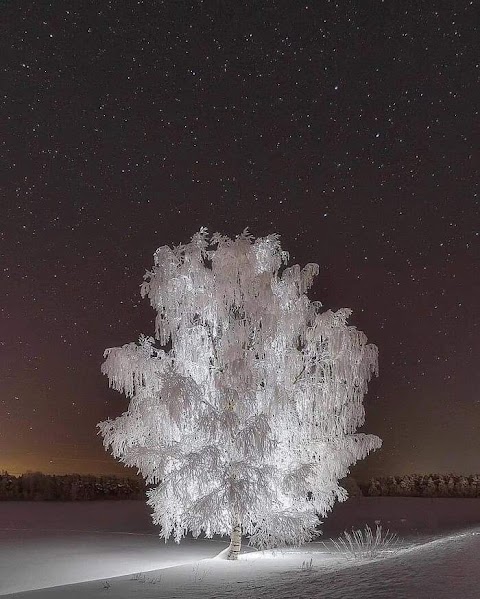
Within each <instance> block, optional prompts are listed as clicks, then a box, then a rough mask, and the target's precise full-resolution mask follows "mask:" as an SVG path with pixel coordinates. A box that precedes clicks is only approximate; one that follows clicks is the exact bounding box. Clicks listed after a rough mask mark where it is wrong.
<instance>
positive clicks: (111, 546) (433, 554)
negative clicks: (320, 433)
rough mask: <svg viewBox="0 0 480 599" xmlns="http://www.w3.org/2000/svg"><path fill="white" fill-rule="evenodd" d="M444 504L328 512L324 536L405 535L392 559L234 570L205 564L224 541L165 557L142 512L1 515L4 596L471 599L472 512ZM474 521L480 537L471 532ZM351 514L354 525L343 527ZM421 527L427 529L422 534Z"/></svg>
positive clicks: (32, 506) (40, 506) (302, 560)
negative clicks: (354, 530) (386, 530)
mask: <svg viewBox="0 0 480 599" xmlns="http://www.w3.org/2000/svg"><path fill="white" fill-rule="evenodd" d="M380 499H382V500H383V501H380ZM385 499H386V500H387V501H385ZM389 500H390V502H391V503H390V504H389V503H388V501H389ZM422 501H423V503H421V502H422ZM446 501H447V502H448V501H450V503H445V500H434V501H433V502H432V501H431V500H422V499H419V500H413V501H412V500H410V501H409V499H403V500H400V501H399V500H392V498H365V499H362V500H361V501H358V500H350V502H347V503H350V506H349V508H348V509H347V508H346V506H347V504H345V505H344V506H339V507H342V510H343V512H342V510H340V512H341V517H339V516H338V510H336V511H335V512H334V514H333V515H332V518H331V520H330V528H335V526H337V527H339V526H340V525H341V524H342V525H343V528H345V529H349V528H351V526H352V525H353V526H358V525H359V523H358V520H357V519H358V518H362V517H363V518H364V519H365V522H363V523H362V524H365V523H368V524H372V521H371V519H370V521H369V520H368V517H366V516H368V515H370V518H371V516H372V515H373V513H375V515H376V516H377V518H376V519H378V520H381V521H382V523H386V522H387V521H389V520H390V522H391V523H392V524H394V526H391V528H392V529H393V530H396V529H397V528H402V527H403V531H402V530H401V531H399V532H400V533H401V534H402V533H403V534H402V536H403V537H404V540H403V542H402V545H401V548H400V550H399V551H398V552H396V553H395V554H394V555H391V556H388V557H386V558H384V559H380V560H370V561H365V562H362V563H359V562H352V561H347V560H345V559H344V558H343V557H341V556H339V555H338V554H337V553H336V552H335V550H334V548H333V547H332V545H331V544H330V543H329V542H328V540H327V539H324V540H325V541H326V543H325V544H324V543H322V542H316V543H311V544H310V545H308V546H306V547H305V548H303V549H301V550H289V551H284V552H275V553H274V554H272V552H254V551H253V552H249V553H246V554H245V555H243V556H242V558H241V559H240V560H239V561H238V562H226V561H224V560H215V559H211V558H212V557H214V556H215V555H216V554H218V552H219V551H221V550H222V549H224V548H225V546H226V543H225V542H224V541H222V540H201V541H195V540H193V539H188V540H185V541H184V542H182V544H181V545H175V544H170V543H169V544H167V545H165V543H163V542H162V541H160V539H159V538H158V536H157V534H156V532H155V528H154V527H153V525H152V524H151V522H150V521H149V519H148V518H149V516H148V509H147V507H146V506H145V505H144V504H142V503H141V502H95V503H88V504H87V503H77V504H74V503H70V504H58V503H56V504H55V503H49V504H46V503H2V504H0V595H3V596H4V597H6V596H9V595H10V596H15V598H16V599H21V598H23V597H27V596H28V597H31V598H32V599H34V598H38V599H46V598H50V597H51V598H52V599H55V598H57V597H58V598H60V597H69V598H72V599H76V598H78V599H80V598H82V599H95V598H97V597H99V598H100V597H102V598H104V597H105V596H107V597H108V596H111V597H114V598H115V599H124V598H130V597H136V598H138V599H147V598H150V597H156V598H169V599H175V598H177V599H180V598H189V599H207V598H208V599H213V598H215V599H220V598H223V597H230V598H232V599H236V598H237V597H238V598H240V597H242V598H245V597H247V598H248V599H255V598H257V597H258V598H267V597H272V598H275V599H286V598H298V599H300V598H302V599H303V598H305V599H306V598H309V599H315V598H329V599H334V598H335V599H337V598H338V599H348V598H350V597H351V598H352V599H353V598H355V599H372V598H375V599H376V598H378V597H385V598H387V597H388V599H396V598H412V599H428V598H430V597H431V598H435V599H438V598H443V597H445V598H447V597H448V598H449V599H451V598H455V597H462V599H469V598H478V597H480V568H479V558H478V556H479V555H480V509H479V508H480V502H478V501H475V500H463V499H459V500H446ZM419 502H420V503H419ZM442 502H443V507H442ZM402 503H403V508H402ZM399 506H400V508H399ZM447 508H449V509H447ZM369 510H371V512H370V511H369ZM422 511H424V512H425V513H424V518H423V519H422V518H421V516H419V513H420V512H422ZM432 511H433V512H435V513H436V514H437V515H436V516H435V520H434V521H435V522H436V523H437V526H436V527H435V528H433V527H432V526H431V525H429V522H430V524H431V522H432V520H431V519H430V520H428V518H427V512H428V513H430V517H431V512H432ZM475 513H478V520H477V521H478V526H475V525H474V522H473V519H475ZM348 514H350V518H349V520H351V524H350V522H347V521H345V520H344V519H345V516H348ZM442 514H443V516H442ZM399 516H402V517H401V518H399ZM422 522H423V523H425V524H426V525H425V526H424V527H420V526H418V524H419V523H420V524H421V523H422ZM414 524H415V526H413V525H414ZM395 525H396V526H395ZM408 525H410V526H409V528H408ZM467 525H468V527H467V528H466V526H467ZM462 527H463V529H462V530H460V529H461V528H462ZM325 528H326V529H327V528H328V527H325ZM343 528H342V529H343ZM454 528H456V529H457V530H456V531H455V530H454ZM447 529H448V530H447ZM326 536H327V535H326ZM67 585H68V586H67ZM2 599H3V597H2Z"/></svg>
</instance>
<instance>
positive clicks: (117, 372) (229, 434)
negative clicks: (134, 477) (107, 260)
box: [98, 228, 381, 548]
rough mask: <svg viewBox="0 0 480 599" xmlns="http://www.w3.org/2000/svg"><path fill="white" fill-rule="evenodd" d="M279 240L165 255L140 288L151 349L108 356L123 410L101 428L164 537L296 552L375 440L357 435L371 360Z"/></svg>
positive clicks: (196, 239) (198, 239)
mask: <svg viewBox="0 0 480 599" xmlns="http://www.w3.org/2000/svg"><path fill="white" fill-rule="evenodd" d="M287 262H288V254H287V253H286V252H284V251H282V249H281V246H280V242H279V238H278V236H277V235H269V236H267V237H263V238H257V239H254V238H253V237H252V236H250V235H249V234H248V232H247V231H244V232H243V234H241V235H239V236H238V237H237V238H235V239H230V238H228V237H224V236H222V235H219V234H214V235H213V236H211V237H209V236H208V234H207V231H206V229H203V228H202V229H201V230H200V231H199V232H198V233H196V234H195V235H194V236H193V238H192V240H191V241H190V243H187V244H186V245H179V246H176V247H173V248H170V247H167V246H164V247H161V248H159V249H158V250H157V251H156V252H155V255H154V266H153V268H152V270H151V271H150V272H147V274H146V275H145V281H144V283H143V285H142V288H141V293H142V296H143V297H148V298H149V300H150V303H151V305H152V307H153V308H154V309H155V311H156V313H157V317H156V323H155V329H156V330H155V338H152V337H143V336H142V337H141V338H140V340H139V342H138V343H130V344H128V345H124V346H123V347H120V348H114V349H109V350H106V352H105V357H106V360H105V362H104V364H103V365H102V372H103V373H104V374H106V375H107V376H108V378H109V381H110V385H111V386H112V387H113V388H115V389H117V390H118V391H120V392H123V393H125V394H126V395H127V397H129V398H131V399H130V405H129V407H128V410H127V411H126V412H125V413H124V414H122V415H121V416H119V417H118V418H116V419H114V420H107V421H105V422H101V423H100V424H99V425H98V426H99V428H100V431H101V434H102V435H103V441H104V445H105V448H110V449H111V451H112V453H113V455H114V456H115V457H116V458H118V459H119V460H120V461H121V462H123V463H124V464H126V465H128V466H136V467H137V468H138V470H139V472H140V473H141V474H142V475H143V476H144V477H145V479H146V482H147V483H149V484H153V485H154V487H153V488H152V490H150V491H149V492H148V495H149V499H148V503H149V505H150V506H151V507H152V508H153V519H154V522H155V523H157V524H159V525H160V526H161V535H162V536H163V537H164V538H165V539H167V538H169V537H171V536H173V538H174V539H175V540H177V541H179V540H180V539H181V538H182V537H183V536H184V535H185V534H186V533H187V532H188V531H191V532H192V533H193V534H194V535H195V536H196V535H199V534H202V533H203V534H205V535H206V536H207V537H210V536H212V535H213V534H221V535H229V534H231V533H232V529H233V528H235V527H236V530H237V531H238V529H239V526H241V531H242V533H243V534H244V535H246V536H248V537H249V539H250V543H251V544H252V545H255V546H257V547H260V548H266V547H276V546H281V545H285V544H294V545H298V544H301V543H303V542H305V541H308V540H310V539H311V538H312V536H313V535H314V534H315V531H316V528H317V527H318V524H319V516H320V517H321V516H325V515H326V514H327V513H328V512H329V511H330V509H331V508H332V506H333V504H334V503H335V501H336V500H340V501H343V500H344V499H346V492H345V491H344V489H342V488H341V487H340V486H339V484H338V480H339V479H341V478H343V477H344V476H346V474H347V473H348V471H349V467H350V466H351V465H352V464H354V463H355V462H356V461H357V460H359V459H361V458H364V457H365V456H366V455H367V454H368V453H369V452H370V451H371V450H372V449H376V448H378V447H380V445H381V440H380V439H379V438H378V437H376V436H374V435H366V434H357V433H356V430H357V429H358V427H359V426H361V425H362V424H363V423H364V409H363V403H362V401H363V396H364V394H365V393H366V391H367V382H368V381H369V379H370V377H371V376H372V374H373V373H376V371H377V348H376V347H375V346H374V345H372V344H368V343H367V338H366V336H365V335H364V334H363V333H362V332H361V331H358V330H357V329H356V328H355V327H353V326H349V325H348V324H347V319H348V317H349V315H350V310H349V309H342V310H338V311H337V312H332V311H330V310H327V311H323V310H322V307H321V304H320V303H319V302H311V301H310V300H309V299H308V297H307V296H306V293H307V291H308V289H309V288H310V287H311V285H312V282H313V279H314V277H315V276H316V275H317V274H318V265H316V264H307V265H306V266H305V267H304V268H303V269H301V268H300V267H299V266H298V265H294V266H290V267H288V266H287Z"/></svg>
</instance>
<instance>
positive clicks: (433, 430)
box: [0, 0, 480, 478]
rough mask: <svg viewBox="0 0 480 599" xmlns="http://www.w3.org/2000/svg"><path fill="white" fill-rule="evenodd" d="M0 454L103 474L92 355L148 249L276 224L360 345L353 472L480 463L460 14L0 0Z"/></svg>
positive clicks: (474, 109) (472, 76) (478, 95)
mask: <svg viewBox="0 0 480 599" xmlns="http://www.w3.org/2000/svg"><path fill="white" fill-rule="evenodd" d="M0 14H1V17H0V56H1V59H0V68H1V72H2V76H1V81H2V82H1V85H0V100H1V102H2V110H1V112H0V130H1V136H0V158H1V160H0V173H1V174H0V178H1V196H0V208H1V212H0V214H1V216H0V289H1V301H0V469H7V470H9V471H10V472H13V473H21V472H24V471H26V470H42V471H44V472H51V473H63V472H81V473H124V472H125V469H124V468H123V466H121V465H119V464H116V462H115V461H114V460H113V458H111V457H110V456H109V455H108V454H106V453H105V451H104V450H103V447H102V444H101V438H100V437H99V436H97V431H96V428H95V425H96V423H97V422H98V421H100V420H103V419H106V418H107V417H115V416H117V415H119V414H120V413H121V412H122V411H124V410H125V409H126V407H127V405H128V402H127V401H126V400H125V399H124V398H123V397H122V396H121V395H119V394H118V393H115V392H113V391H111V390H109V389H108V381H107V380H106V378H105V377H103V376H102V375H101V374H100V365H101V363H102V361H103V358H102V354H103V350H104V349H105V348H107V347H112V346H119V345H122V344H124V343H127V342H130V341H134V340H135V339H137V338H138V335H139V334H140V333H141V332H144V333H146V334H153V320H154V313H153V310H152V309H151V308H150V307H149V305H148V303H147V301H142V300H141V298H140V293H139V286H140V284H141V282H142V277H143V274H144V272H145V270H146V269H148V268H149V267H150V266H151V264H152V262H153V260H152V255H153V252H154V251H155V249H156V248H157V247H159V246H161V245H165V244H169V245H171V244H177V243H180V242H186V241H188V240H189V238H190V237H191V235H192V234H193V233H194V232H195V231H197V230H198V229H199V228H200V227H201V226H206V227H208V229H209V230H210V231H211V232H214V231H220V232H222V233H224V234H227V235H230V236H232V235H235V234H238V233H240V232H241V231H242V230H243V229H244V227H249V229H250V231H251V233H252V234H253V235H255V236H261V235H266V234H269V233H272V232H277V233H279V234H280V235H281V239H282V245H283V248H284V249H286V250H288V251H289V252H290V254H291V257H292V261H294V262H295V263H299V264H301V265H303V264H305V263H306V262H317V263H318V264H319V265H320V274H319V277H318V279H317V282H316V284H315V285H314V287H313V289H312V290H311V292H310V294H309V296H310V298H311V299H317V300H320V301H322V302H323V304H324V306H325V307H326V308H333V309H335V308H340V307H344V306H346V307H350V308H352V309H353V311H354V314H353V317H352V320H351V323H352V324H355V325H356V326H357V327H359V328H360V329H362V330H363V331H365V333H366V334H367V335H368V337H369V340H370V341H371V342H373V343H375V344H376V345H378V347H379V360H380V377H379V378H378V379H376V380H375V381H373V382H372V383H371V385H370V391H369V393H368V395H367V396H366V398H365V408H366V413H367V420H366V425H365V427H364V430H365V431H366V432H370V433H375V434H377V435H379V436H380V437H381V438H382V439H383V441H384V445H383V448H382V449H381V450H380V451H378V452H376V454H374V455H372V456H370V457H369V458H367V459H366V460H364V461H363V462H362V463H361V464H360V465H358V466H357V467H355V469H354V470H353V473H354V474H355V475H356V476H358V477H359V478H366V477H369V476H374V475H386V474H402V473H413V472H418V473H425V472H444V473H447V472H455V473H466V474H468V473H474V472H479V471H480V463H479V458H478V456H479V450H480V441H479V439H480V435H479V433H480V403H479V402H480V393H479V388H480V364H479V358H480V327H479V323H480V316H479V311H478V308H479V300H480V276H479V275H480V269H479V260H480V236H479V232H480V214H479V211H480V206H479V195H478V168H479V164H480V127H479V122H480V120H479V114H478V109H479V101H480V92H479V89H480V88H479V74H480V61H479V56H480V52H479V50H480V43H479V28H478V25H477V24H478V23H479V22H480V20H479V10H478V3H475V2H473V1H472V2H467V1H461V0H457V1H452V2H436V1H431V2H416V1H412V0H410V1H409V0H392V1H388V0H386V1H382V0H362V1H361V2H360V1H353V0H350V1H348V0H346V1H340V0H338V1H329V0H324V1H312V2H308V1H307V2H295V1H291V0H289V1H286V0H283V1H282V0H267V1H259V0H256V1H252V0H242V2H239V1H237V0H233V1H222V2H215V1H213V0H211V1H207V0H205V1H201V0H197V1H192V0H171V1H165V2H162V1H158V0H157V1H138V2H137V1H132V2H125V1H117V2H115V1H113V0H112V1H106V0H82V1H80V2H60V1H57V2H38V3H37V2H27V1H26V0H16V1H13V0H12V1H9V0H2V1H1V2H0Z"/></svg>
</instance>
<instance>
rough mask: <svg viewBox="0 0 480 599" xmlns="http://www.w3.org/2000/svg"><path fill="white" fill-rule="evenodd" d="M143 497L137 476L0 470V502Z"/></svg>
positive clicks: (143, 490) (143, 489)
mask: <svg viewBox="0 0 480 599" xmlns="http://www.w3.org/2000/svg"><path fill="white" fill-rule="evenodd" d="M99 499H145V485H144V484H143V481H142V480H140V479H132V478H117V477H114V476H85V475H81V474H66V475H56V474H43V473H41V472H27V473H26V474H22V475H21V476H13V475H12V474H8V472H2V473H0V501H2V500H3V501H5V500H10V501H98V500H99Z"/></svg>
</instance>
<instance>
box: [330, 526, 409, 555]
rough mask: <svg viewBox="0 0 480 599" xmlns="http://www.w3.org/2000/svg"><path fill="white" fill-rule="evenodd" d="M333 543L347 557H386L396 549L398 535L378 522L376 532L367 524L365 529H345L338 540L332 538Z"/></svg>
mask: <svg viewBox="0 0 480 599" xmlns="http://www.w3.org/2000/svg"><path fill="white" fill-rule="evenodd" d="M332 543H333V545H334V546H335V548H336V549H337V551H339V553H341V555H343V557H345V558H346V559H372V558H377V557H385V556H386V555H387V554H388V553H391V552H392V551H395V549H397V545H398V537H397V535H396V534H395V533H391V532H390V531H389V530H385V531H384V530H383V529H382V527H381V525H380V524H377V525H376V528H375V533H373V531H372V529H371V528H370V526H368V525H367V526H365V529H364V530H361V529H359V530H352V532H351V533H350V532H347V531H344V532H343V534H342V535H341V536H340V537H338V539H337V540H334V539H332Z"/></svg>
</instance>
